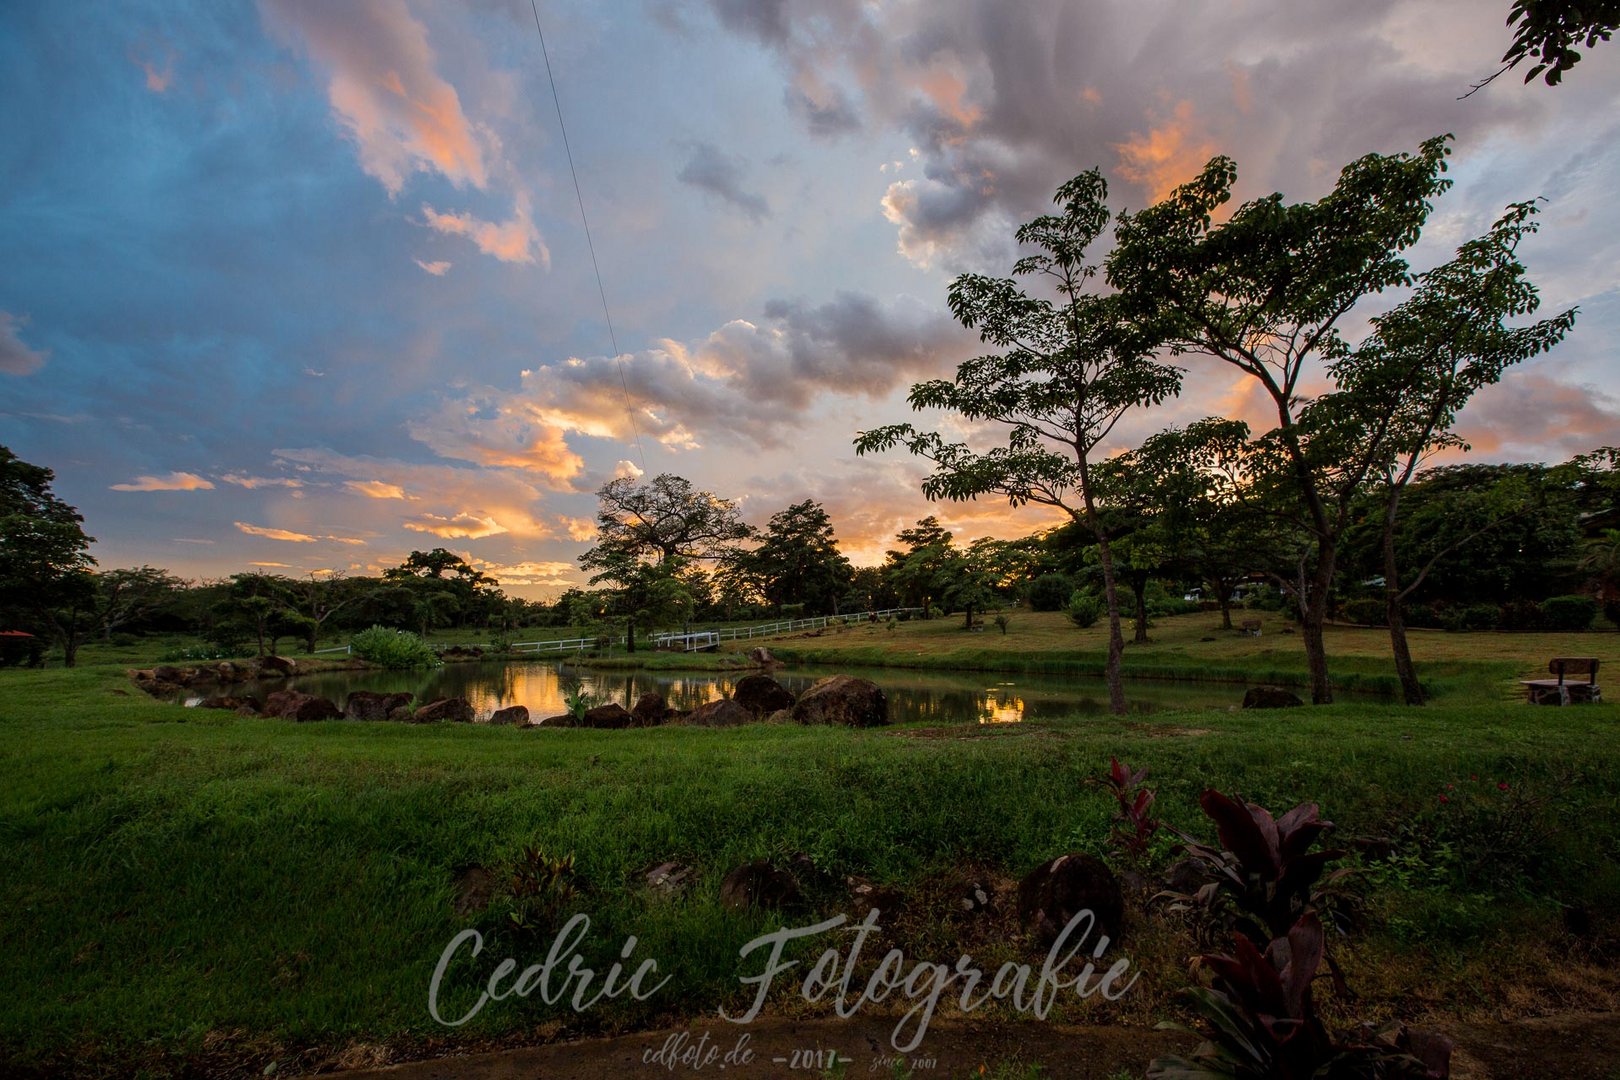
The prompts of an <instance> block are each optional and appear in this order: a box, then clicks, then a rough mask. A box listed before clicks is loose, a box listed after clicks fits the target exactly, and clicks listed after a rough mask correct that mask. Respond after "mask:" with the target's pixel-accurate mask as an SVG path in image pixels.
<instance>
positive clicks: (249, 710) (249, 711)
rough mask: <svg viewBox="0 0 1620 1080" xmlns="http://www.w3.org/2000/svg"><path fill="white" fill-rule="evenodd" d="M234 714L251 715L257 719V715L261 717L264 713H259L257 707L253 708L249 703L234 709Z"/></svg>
mask: <svg viewBox="0 0 1620 1080" xmlns="http://www.w3.org/2000/svg"><path fill="white" fill-rule="evenodd" d="M236 715H237V716H251V717H253V718H255V719H257V718H258V717H261V716H263V715H264V714H263V713H261V712H260V711H259V710H258V709H255V708H254V707H253V706H251V705H243V706H242V707H241V708H239V709H237V710H236Z"/></svg>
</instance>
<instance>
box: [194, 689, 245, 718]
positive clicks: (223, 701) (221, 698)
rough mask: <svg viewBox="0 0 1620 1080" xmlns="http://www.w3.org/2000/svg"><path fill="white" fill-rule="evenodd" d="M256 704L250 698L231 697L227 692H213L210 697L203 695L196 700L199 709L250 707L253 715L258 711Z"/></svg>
mask: <svg viewBox="0 0 1620 1080" xmlns="http://www.w3.org/2000/svg"><path fill="white" fill-rule="evenodd" d="M256 705H257V703H256V702H255V701H254V700H253V699H252V698H241V697H231V696H230V695H228V694H215V695H213V696H212V697H205V698H203V699H202V700H201V701H199V702H197V708H199V709H241V708H248V709H252V710H253V715H255V716H257V715H258V714H259V711H258V709H257V707H256Z"/></svg>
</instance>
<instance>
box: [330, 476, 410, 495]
mask: <svg viewBox="0 0 1620 1080" xmlns="http://www.w3.org/2000/svg"><path fill="white" fill-rule="evenodd" d="M343 486H344V487H346V488H348V489H349V490H350V491H357V492H359V493H360V494H362V495H364V496H365V497H366V498H368V499H403V498H405V497H406V495H405V489H404V488H402V487H400V486H399V485H398V484H386V483H384V482H383V481H381V480H345V481H343Z"/></svg>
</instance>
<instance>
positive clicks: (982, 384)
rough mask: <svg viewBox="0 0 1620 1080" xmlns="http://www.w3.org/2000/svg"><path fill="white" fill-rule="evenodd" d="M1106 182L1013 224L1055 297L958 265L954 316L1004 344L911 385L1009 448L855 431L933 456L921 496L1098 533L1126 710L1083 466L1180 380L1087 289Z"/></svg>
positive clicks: (1065, 189) (869, 447)
mask: <svg viewBox="0 0 1620 1080" xmlns="http://www.w3.org/2000/svg"><path fill="white" fill-rule="evenodd" d="M1107 196H1108V188H1107V184H1106V183H1105V182H1104V181H1103V178H1102V175H1101V173H1099V172H1097V171H1096V170H1095V169H1093V170H1091V171H1090V172H1085V173H1081V174H1080V175H1079V176H1077V177H1075V178H1074V179H1073V180H1071V181H1069V182H1068V183H1066V184H1064V185H1063V186H1062V187H1061V188H1059V189H1058V192H1057V196H1056V199H1055V201H1056V202H1057V203H1058V204H1059V205H1060V206H1061V207H1062V212H1061V213H1058V214H1048V215H1045V216H1043V217H1039V218H1036V219H1035V220H1034V221H1031V222H1029V223H1028V224H1026V225H1024V226H1022V227H1021V228H1019V230H1018V232H1017V234H1016V238H1017V240H1018V242H1019V243H1020V244H1023V245H1028V246H1030V247H1033V248H1035V249H1037V251H1036V253H1035V254H1031V255H1028V256H1026V257H1024V258H1021V259H1019V260H1018V262H1017V263H1016V264H1015V265H1014V267H1013V273H1014V274H1015V275H1016V276H1019V277H1027V276H1031V275H1033V276H1034V277H1035V278H1036V280H1037V281H1038V282H1040V283H1041V284H1042V285H1043V286H1044V287H1045V288H1046V289H1047V290H1049V291H1050V292H1051V293H1052V294H1053V295H1055V297H1056V299H1055V300H1052V299H1048V298H1047V297H1046V296H1035V295H1031V294H1030V293H1028V292H1026V291H1025V290H1024V289H1023V288H1021V287H1020V286H1019V285H1018V283H1017V282H1015V281H1013V280H1010V279H999V278H990V277H984V276H981V275H978V274H963V275H961V276H960V277H958V278H957V279H956V280H955V281H954V282H952V283H951V288H950V306H951V312H952V314H953V315H955V316H956V319H957V321H958V322H960V323H962V324H963V325H964V326H966V327H968V328H969V329H973V330H977V331H979V336H980V338H981V339H982V340H983V341H984V342H985V343H986V344H988V345H990V346H992V347H994V348H996V349H998V350H1002V351H1000V352H997V353H993V354H991V355H988V356H982V357H978V358H976V359H973V360H969V361H967V362H966V363H964V364H962V365H961V366H960V367H958V368H957V371H956V377H955V379H954V380H952V381H945V380H936V381H933V382H926V383H919V384H917V385H916V386H913V387H912V388H911V394H910V396H909V399H908V400H909V401H910V403H911V406H912V408H914V409H918V410H921V409H946V410H949V411H951V412H955V413H959V414H960V415H962V416H963V417H965V418H967V419H969V420H976V421H989V422H991V423H994V424H998V425H1001V426H1002V427H1004V428H1005V429H1006V431H1005V434H1006V437H1007V442H1006V445H1004V446H996V447H993V448H991V449H989V450H987V451H984V452H979V451H976V450H973V449H972V448H970V447H969V446H968V445H967V444H966V443H951V442H947V441H946V440H945V439H944V438H943V437H941V436H940V435H939V434H938V433H937V432H919V431H917V430H916V429H915V428H913V427H912V426H911V425H910V424H896V425H891V426H888V427H883V428H878V429H876V430H874V431H867V432H862V433H860V435H859V436H858V437H857V438H856V440H855V447H856V451H857V452H858V453H863V454H864V453H869V452H874V451H880V450H886V449H889V448H891V447H893V446H896V445H903V446H905V448H906V449H907V450H909V451H910V452H911V453H913V454H916V455H919V456H921V457H923V458H926V459H928V460H930V461H932V462H933V463H934V466H935V469H934V472H933V474H932V475H931V476H929V477H928V478H927V479H926V480H925V481H924V482H923V493H924V494H925V495H927V496H928V497H929V498H930V499H935V498H946V499H972V498H975V497H976V496H979V495H984V494H996V495H1001V496H1003V497H1005V498H1006V499H1007V501H1008V503H1009V504H1011V505H1013V506H1020V505H1023V504H1024V503H1038V504H1042V505H1047V506H1054V507H1057V508H1059V509H1062V510H1063V511H1065V512H1066V513H1068V514H1069V516H1070V517H1071V518H1072V519H1073V520H1074V521H1076V522H1078V523H1080V524H1081V525H1082V526H1084V527H1085V529H1086V530H1087V531H1089V532H1090V533H1091V535H1092V536H1093V537H1094V538H1095V540H1096V543H1097V548H1098V555H1099V562H1100V563H1101V566H1102V572H1103V593H1104V597H1105V599H1106V603H1107V608H1108V628H1109V638H1108V664H1107V673H1108V696H1109V702H1110V705H1111V706H1112V708H1113V711H1114V712H1116V713H1124V711H1125V689H1124V683H1123V681H1122V680H1121V677H1120V658H1121V656H1122V654H1123V652H1124V647H1125V641H1124V637H1123V635H1122V634H1121V632H1120V621H1119V595H1118V591H1117V587H1116V581H1115V568H1114V559H1113V552H1112V549H1111V547H1110V544H1109V541H1110V539H1111V537H1110V534H1109V529H1108V526H1107V523H1106V520H1105V517H1104V515H1103V513H1102V508H1101V507H1100V505H1099V499H1098V493H1097V491H1096V488H1095V484H1094V482H1093V477H1092V471H1093V468H1094V466H1095V464H1096V458H1097V455H1098V453H1099V450H1100V447H1101V444H1102V443H1103V440H1105V439H1107V438H1108V437H1109V436H1110V435H1111V434H1112V433H1113V431H1114V428H1115V426H1116V425H1117V424H1118V423H1119V420H1120V418H1121V417H1122V416H1124V415H1125V414H1126V413H1127V412H1128V411H1130V410H1131V409H1133V408H1137V407H1140V406H1148V405H1157V404H1159V403H1160V402H1163V401H1165V400H1166V399H1168V398H1170V397H1172V396H1174V395H1175V394H1176V393H1177V392H1178V391H1179V390H1180V387H1181V373H1180V372H1179V371H1178V370H1176V369H1175V368H1173V367H1170V366H1168V365H1166V364H1162V363H1159V362H1158V361H1156V360H1155V359H1154V358H1153V356H1152V348H1151V346H1152V345H1153V344H1154V343H1153V342H1152V341H1151V340H1144V339H1142V338H1141V337H1140V335H1139V328H1138V326H1137V325H1136V324H1135V320H1134V319H1133V318H1131V317H1130V316H1129V314H1128V311H1127V308H1126V307H1125V306H1124V305H1123V304H1122V302H1121V299H1120V298H1119V297H1117V296H1100V295H1097V294H1096V293H1094V292H1091V291H1089V290H1090V289H1091V287H1092V280H1093V278H1095V277H1096V275H1097V269H1098V268H1097V266H1096V265H1095V264H1093V263H1090V262H1087V261H1086V260H1087V249H1089V248H1090V246H1091V244H1092V242H1093V241H1094V240H1096V238H1097V237H1098V236H1099V235H1100V234H1101V233H1102V231H1103V229H1104V228H1105V227H1106V226H1107V224H1108V220H1109V216H1110V215H1109V210H1108V207H1107V205H1106V201H1107Z"/></svg>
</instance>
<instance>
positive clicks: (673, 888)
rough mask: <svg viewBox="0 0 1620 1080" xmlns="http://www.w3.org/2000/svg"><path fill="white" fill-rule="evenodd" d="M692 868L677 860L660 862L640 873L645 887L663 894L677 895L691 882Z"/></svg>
mask: <svg viewBox="0 0 1620 1080" xmlns="http://www.w3.org/2000/svg"><path fill="white" fill-rule="evenodd" d="M691 876H692V868H691V867H690V866H682V865H681V864H680V863H678V862H661V863H659V864H658V865H657V866H655V867H653V868H652V869H651V870H648V871H647V872H646V873H645V874H643V875H642V877H643V879H644V880H645V881H646V882H647V888H649V889H651V890H652V891H653V892H655V893H659V894H660V895H663V896H679V895H680V894H681V893H684V892H685V891H686V888H687V886H688V885H689V884H690V883H691V882H690V878H691Z"/></svg>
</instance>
